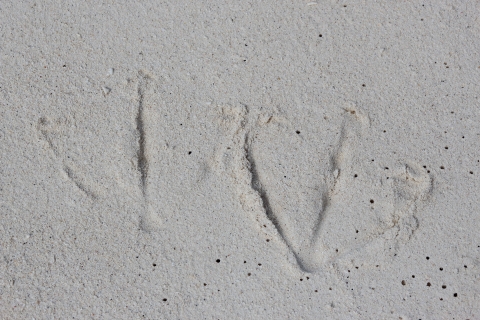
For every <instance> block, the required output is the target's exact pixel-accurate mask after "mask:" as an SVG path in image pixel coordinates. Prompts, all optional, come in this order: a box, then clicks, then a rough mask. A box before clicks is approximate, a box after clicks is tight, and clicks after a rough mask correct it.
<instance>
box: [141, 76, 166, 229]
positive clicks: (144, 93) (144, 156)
mask: <svg viewBox="0 0 480 320" xmlns="http://www.w3.org/2000/svg"><path fill="white" fill-rule="evenodd" d="M137 81H138V83H137V108H136V116H135V125H136V133H137V141H138V143H137V152H136V160H137V161H136V166H137V170H138V175H139V180H140V181H139V186H140V190H141V192H142V196H143V214H142V217H141V222H140V227H141V229H142V230H144V231H152V230H155V229H156V228H158V227H160V226H161V221H160V219H159V217H158V216H157V215H156V214H155V213H154V212H153V210H152V208H151V205H150V201H149V197H150V194H149V189H150V188H149V183H150V181H149V180H150V175H149V165H150V162H151V145H150V144H151V141H150V137H151V134H150V132H149V123H148V122H149V120H150V121H151V120H152V119H154V115H153V114H152V112H153V111H152V109H153V100H152V99H153V96H154V93H155V91H154V88H153V84H152V82H153V78H152V77H151V76H150V75H148V74H146V73H145V72H143V71H139V72H138V78H137Z"/></svg>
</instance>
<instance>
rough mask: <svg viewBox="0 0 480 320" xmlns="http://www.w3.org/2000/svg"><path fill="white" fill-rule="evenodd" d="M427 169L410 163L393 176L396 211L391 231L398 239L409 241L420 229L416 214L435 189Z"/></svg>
mask: <svg viewBox="0 0 480 320" xmlns="http://www.w3.org/2000/svg"><path fill="white" fill-rule="evenodd" d="M426 171H427V170H426V169H424V168H422V167H421V166H419V165H416V164H414V163H408V164H405V166H404V167H403V168H402V169H401V170H400V172H399V173H398V174H396V175H395V176H394V177H393V193H394V211H393V214H392V221H391V222H392V226H391V231H390V232H393V233H394V238H395V239H396V240H397V241H400V242H403V243H405V242H407V241H408V240H410V238H411V237H412V235H413V234H414V232H415V231H416V230H417V229H418V219H417V216H416V214H417V212H418V210H419V208H420V207H421V206H422V205H423V204H425V202H426V200H428V199H429V198H430V196H431V193H432V189H433V178H432V177H431V176H430V174H428V173H427V172H426Z"/></svg>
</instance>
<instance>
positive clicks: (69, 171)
mask: <svg viewBox="0 0 480 320" xmlns="http://www.w3.org/2000/svg"><path fill="white" fill-rule="evenodd" d="M68 124H69V121H67V120H65V119H63V120H62V119H56V120H54V121H53V120H50V119H48V118H46V117H42V118H40V119H39V121H38V125H37V130H38V132H39V133H40V136H41V138H42V139H43V140H44V141H46V142H47V144H48V147H49V148H50V150H51V151H52V152H53V154H54V156H55V157H56V158H57V159H60V161H61V162H62V173H63V174H64V177H65V178H66V179H67V180H69V181H71V182H72V183H73V184H74V185H75V186H76V187H77V188H78V189H79V190H80V191H81V192H82V193H83V194H85V195H86V196H87V197H89V198H92V199H97V198H98V191H95V190H98V187H97V186H95V184H94V183H93V182H92V181H91V180H90V179H88V178H87V177H86V176H85V175H84V174H82V173H81V171H80V169H78V168H77V167H76V166H75V165H74V163H73V161H71V160H70V157H68V156H66V155H65V151H63V150H62V148H61V147H59V146H58V145H59V141H61V139H62V136H63V135H64V131H65V130H66V128H67V125H68Z"/></svg>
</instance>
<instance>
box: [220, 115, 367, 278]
mask: <svg viewBox="0 0 480 320" xmlns="http://www.w3.org/2000/svg"><path fill="white" fill-rule="evenodd" d="M219 113H220V114H219V122H220V125H221V126H222V127H223V128H224V129H225V130H226V131H227V133H228V135H229V137H230V139H229V140H227V141H226V143H225V144H224V145H222V146H221V150H220V152H219V153H218V154H217V159H216V161H215V163H216V164H217V169H220V170H221V171H224V170H227V172H229V174H230V176H231V178H232V179H233V182H234V184H235V185H236V186H237V194H238V197H239V200H240V202H241V204H242V207H243V208H244V209H245V210H247V211H249V212H252V213H254V217H255V220H256V221H257V223H258V224H259V226H260V227H261V229H262V230H263V231H264V232H265V233H266V234H267V236H269V237H277V238H278V239H280V240H281V242H283V243H284V244H286V246H287V247H288V248H289V250H290V251H291V253H293V255H294V256H295V260H296V262H297V264H298V266H299V267H300V268H301V269H302V270H303V271H315V270H317V269H318V268H319V267H320V266H321V263H322V262H323V260H324V257H323V255H322V250H321V248H319V245H318V243H317V240H318V238H319V235H320V234H321V230H322V222H323V219H324V217H325V216H326V215H327V214H328V211H329V208H330V206H331V204H332V202H333V201H335V196H336V195H337V193H338V192H339V190H340V189H341V186H342V183H341V181H342V176H343V172H344V170H345V169H346V168H347V167H348V166H349V164H350V159H351V156H352V150H353V148H354V142H355V141H356V140H357V139H358V137H359V135H360V134H361V129H362V125H364V124H365V122H366V121H367V119H366V118H365V117H363V116H361V115H359V114H358V112H357V111H356V110H354V109H349V110H345V112H344V116H343V117H344V119H343V123H342V124H341V129H340V133H339V138H338V139H333V140H332V144H330V145H328V144H326V145H325V146H324V149H319V148H318V147H316V146H312V145H311V142H310V141H309V140H308V139H304V138H302V137H301V136H297V135H295V134H294V133H295V130H294V128H293V126H292V125H291V123H290V122H289V121H288V120H287V119H285V118H284V117H282V116H280V115H279V114H278V112H271V113H262V112H260V111H259V110H251V109H249V108H248V107H247V106H244V105H240V106H236V107H229V106H225V107H222V108H221V110H220V111H219ZM292 133H293V135H292ZM297 133H298V132H297ZM310 147H311V148H310ZM311 150H313V151H311ZM302 152H303V153H304V154H306V155H304V157H305V161H306V163H308V165H307V166H305V167H302V168H299V167H298V166H297V159H296V155H297V154H300V155H302ZM310 164H311V165H310Z"/></svg>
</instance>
